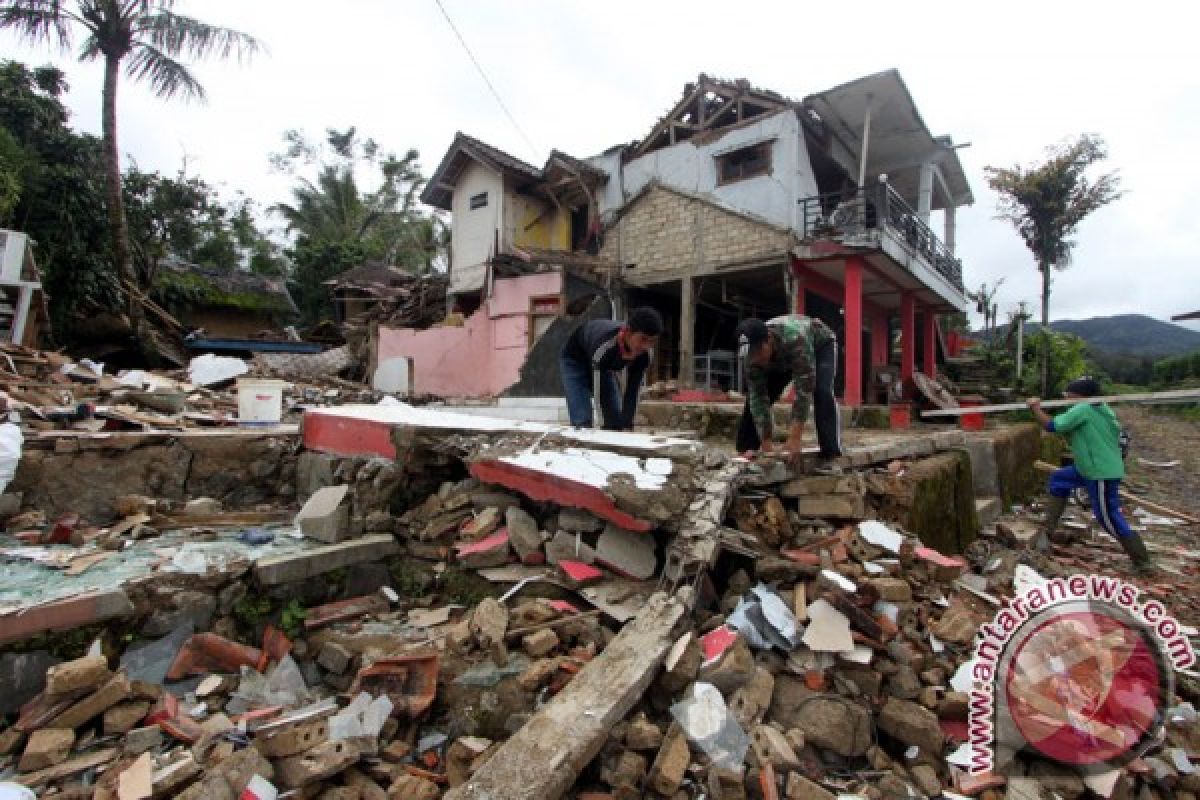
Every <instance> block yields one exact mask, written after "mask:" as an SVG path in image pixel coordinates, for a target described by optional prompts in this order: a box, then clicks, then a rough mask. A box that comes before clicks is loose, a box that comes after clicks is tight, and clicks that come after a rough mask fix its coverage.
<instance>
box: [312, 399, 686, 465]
mask: <svg viewBox="0 0 1200 800" xmlns="http://www.w3.org/2000/svg"><path fill="white" fill-rule="evenodd" d="M472 408H480V409H484V408H488V407H485V406H480V407H472ZM401 428H418V429H422V430H425V431H448V432H453V433H465V434H472V433H480V434H488V433H490V434H497V435H500V434H508V433H526V434H530V435H532V436H555V437H558V438H561V439H563V440H565V441H567V442H570V443H573V444H578V445H580V446H585V447H595V448H598V449H604V450H616V451H623V452H629V451H634V452H641V453H645V454H647V455H652V454H655V453H659V452H663V451H666V450H668V449H671V448H696V447H697V444H696V443H695V442H693V441H691V440H688V439H678V438H673V437H670V436H656V435H654V434H645V433H617V432H613V431H601V430H588V429H577V428H571V427H570V426H567V425H551V424H546V423H540V422H525V421H522V420H519V419H507V418H502V417H495V416H488V415H485V414H483V413H462V412H461V409H457V410H448V409H446V408H443V407H438V406H410V405H407V404H404V403H393V404H379V405H373V406H372V405H345V406H337V407H334V408H316V409H310V410H309V411H307V412H305V414H304V425H303V429H304V446H305V447H306V448H308V449H309V450H317V451H320V452H324V453H331V454H333V455H337V456H342V457H364V458H370V457H376V456H377V457H381V458H395V457H396V445H395V443H394V441H393V438H392V434H393V432H394V431H395V430H397V429H401Z"/></svg>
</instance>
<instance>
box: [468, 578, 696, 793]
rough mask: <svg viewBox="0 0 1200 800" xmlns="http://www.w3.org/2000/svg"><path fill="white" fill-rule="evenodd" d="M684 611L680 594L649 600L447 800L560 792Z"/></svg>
mask: <svg viewBox="0 0 1200 800" xmlns="http://www.w3.org/2000/svg"><path fill="white" fill-rule="evenodd" d="M686 613H687V605H686V603H685V602H683V601H681V599H678V598H670V597H668V596H667V595H665V594H661V593H660V594H656V595H654V596H653V597H651V598H650V600H649V602H648V603H647V604H646V607H645V608H644V609H643V610H642V613H640V614H639V615H638V616H637V617H636V618H634V620H633V621H632V622H630V623H629V624H628V625H626V626H625V628H623V629H622V630H621V632H620V633H618V634H617V636H616V637H615V638H614V639H613V641H612V642H611V643H610V644H609V645H608V647H606V648H605V649H604V652H603V653H601V654H600V655H599V656H597V657H596V658H595V659H593V660H592V661H591V662H589V663H588V665H587V666H586V667H584V668H583V670H581V671H580V673H579V674H578V675H577V676H575V678H574V680H572V681H571V682H570V683H569V684H567V686H566V688H565V689H563V690H562V691H561V692H559V694H558V695H556V696H555V698H554V699H553V700H551V701H550V702H549V703H548V704H547V705H546V706H545V707H543V708H542V710H541V711H539V712H537V713H536V714H535V715H534V716H533V717H532V718H531V719H530V720H529V722H527V723H526V724H525V725H524V726H523V727H522V728H521V729H520V730H518V731H517V732H516V733H515V734H514V735H513V736H512V738H510V739H509V740H508V741H506V742H505V743H504V744H503V745H501V746H500V747H499V748H498V749H497V750H496V751H495V752H494V753H493V755H492V756H491V758H489V759H488V760H487V761H486V762H485V763H484V764H483V766H481V767H480V768H479V770H478V771H477V772H476V773H475V774H474V775H473V776H472V777H471V780H470V781H469V782H468V783H467V784H465V785H463V786H459V787H457V788H455V789H451V790H450V791H449V792H448V793H447V794H446V796H445V800H488V798H496V797H504V798H506V800H547V799H548V798H557V797H561V796H562V795H563V794H564V793H565V792H566V791H567V790H568V789H569V788H570V787H571V786H572V785H573V784H574V782H575V779H576V777H577V776H578V775H579V773H580V772H581V771H582V770H583V768H584V767H586V766H587V765H588V763H589V762H591V760H592V759H593V758H595V756H596V754H597V753H598V752H599V751H600V748H601V747H602V746H603V745H604V742H605V741H606V740H607V739H608V733H609V731H610V729H611V728H612V726H613V725H614V724H615V723H616V722H617V721H618V720H620V719H621V718H623V717H624V716H625V715H626V714H627V713H628V712H629V710H630V709H631V708H632V707H633V705H634V704H635V703H636V702H637V701H638V700H639V699H640V698H641V696H642V694H643V693H644V692H645V691H646V688H647V687H648V686H649V685H650V682H651V681H652V680H653V678H654V675H655V673H656V672H657V670H658V667H659V665H660V664H661V663H662V661H663V659H664V658H665V657H666V655H667V651H668V650H669V649H670V647H671V645H672V644H674V642H675V639H676V629H677V627H678V626H679V625H680V623H681V622H682V621H683V619H684V617H685V615H686ZM685 746H686V743H685Z"/></svg>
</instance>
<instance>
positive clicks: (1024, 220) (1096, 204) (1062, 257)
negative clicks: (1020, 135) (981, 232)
mask: <svg viewBox="0 0 1200 800" xmlns="http://www.w3.org/2000/svg"><path fill="white" fill-rule="evenodd" d="M1107 157H1108V152H1107V150H1106V148H1105V145H1104V140H1103V139H1101V138H1100V137H1099V136H1096V135H1094V134H1083V135H1082V136H1080V137H1079V139H1078V140H1076V141H1074V142H1067V143H1064V144H1060V145H1056V146H1054V147H1051V148H1049V149H1048V150H1047V158H1046V160H1045V161H1044V162H1042V163H1040V164H1034V165H1032V166H1029V167H1021V166H1019V165H1018V166H1015V167H1008V168H1002V167H990V166H989V167H984V171H985V172H986V173H987V181H988V185H989V186H991V187H992V189H993V190H994V191H995V192H997V193H998V194H999V195H1000V200H999V203H998V205H997V210H998V213H997V217H998V218H1000V219H1006V220H1008V221H1009V222H1011V223H1012V224H1013V226H1014V227H1016V229H1017V233H1019V234H1020V235H1021V238H1022V239H1023V240H1024V241H1025V246H1026V247H1028V248H1029V250H1030V252H1032V253H1033V256H1034V258H1035V259H1036V260H1037V268H1038V271H1039V272H1041V273H1042V325H1041V344H1042V346H1041V355H1040V361H1041V391H1042V394H1043V395H1044V394H1046V391H1047V388H1048V386H1049V380H1048V379H1049V374H1048V370H1049V360H1050V355H1049V338H1048V337H1049V332H1050V271H1051V270H1052V269H1057V270H1063V269H1066V268H1067V267H1068V266H1069V265H1070V263H1071V251H1072V250H1073V249H1074V247H1075V242H1074V241H1073V240H1072V239H1071V237H1072V236H1073V235H1074V233H1075V231H1076V229H1077V228H1078V227H1079V223H1080V222H1082V221H1083V220H1084V218H1085V217H1087V216H1088V215H1089V214H1091V213H1092V212H1093V211H1096V210H1097V209H1099V208H1102V207H1103V206H1106V205H1108V204H1109V203H1111V202H1113V201H1114V200H1116V199H1117V198H1119V197H1120V196H1121V194H1122V193H1121V192H1120V191H1119V189H1118V185H1119V182H1120V180H1119V178H1118V176H1117V174H1116V173H1115V172H1109V173H1106V174H1103V175H1100V176H1099V177H1097V178H1095V179H1089V178H1088V177H1087V171H1088V168H1089V167H1091V166H1092V165H1093V164H1097V163H1099V162H1101V161H1103V160H1104V159H1105V158H1107Z"/></svg>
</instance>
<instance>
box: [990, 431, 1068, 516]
mask: <svg viewBox="0 0 1200 800" xmlns="http://www.w3.org/2000/svg"><path fill="white" fill-rule="evenodd" d="M989 435H990V436H991V439H992V446H993V448H994V449H995V453H996V477H997V480H998V481H999V484H1000V492H1001V497H1003V499H1004V503H1005V505H1006V506H1008V505H1012V504H1014V503H1019V502H1021V501H1023V500H1026V499H1027V498H1029V497H1030V496H1031V495H1033V494H1036V493H1037V492H1038V491H1039V490H1040V489H1041V485H1042V481H1041V478H1039V476H1038V473H1037V470H1035V469H1034V467H1033V464H1034V462H1035V461H1037V459H1038V458H1039V456H1040V453H1041V449H1042V439H1043V438H1044V437H1043V436H1042V433H1041V431H1040V430H1039V429H1038V427H1037V426H1036V425H1034V424H1033V423H1032V422H1030V423H1026V424H1020V425H1008V426H1006V427H1003V428H998V429H996V430H995V431H990V432H989ZM1055 438H1057V437H1055Z"/></svg>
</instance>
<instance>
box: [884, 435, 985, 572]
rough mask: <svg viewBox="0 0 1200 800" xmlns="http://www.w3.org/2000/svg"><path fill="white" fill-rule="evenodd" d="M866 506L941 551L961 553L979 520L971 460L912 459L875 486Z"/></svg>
mask: <svg viewBox="0 0 1200 800" xmlns="http://www.w3.org/2000/svg"><path fill="white" fill-rule="evenodd" d="M871 495H872V497H871V501H872V505H875V506H876V507H877V508H878V509H879V513H880V517H881V518H882V519H884V520H887V521H889V522H894V523H896V524H898V525H901V526H903V527H904V528H905V529H906V530H909V531H912V532H913V533H915V534H916V535H917V536H919V537H920V539H921V541H922V542H924V543H925V544H927V545H929V546H930V547H932V548H934V549H935V550H938V551H940V552H942V553H961V552H963V550H964V549H965V548H966V546H967V545H969V544H970V543H971V542H972V541H974V539H975V534H976V533H977V532H978V530H979V519H978V516H977V514H976V511H975V486H974V481H973V480H972V478H971V459H970V457H969V456H968V455H967V453H966V452H965V451H961V450H960V451H951V452H945V453H938V454H937V455H933V456H929V457H928V458H922V459H920V460H918V461H914V462H913V463H912V464H911V465H910V466H909V467H908V468H907V469H906V470H904V471H903V473H901V474H898V475H891V476H888V477H887V478H885V479H883V480H881V481H879V482H875V483H874V484H873V486H872V489H871Z"/></svg>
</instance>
